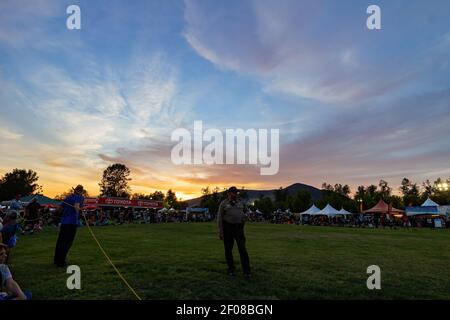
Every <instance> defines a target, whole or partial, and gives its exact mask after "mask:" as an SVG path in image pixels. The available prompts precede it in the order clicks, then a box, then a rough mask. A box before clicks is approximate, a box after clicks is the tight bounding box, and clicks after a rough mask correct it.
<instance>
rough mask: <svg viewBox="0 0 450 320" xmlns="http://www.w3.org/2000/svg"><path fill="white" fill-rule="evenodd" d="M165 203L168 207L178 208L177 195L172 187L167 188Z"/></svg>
mask: <svg viewBox="0 0 450 320" xmlns="http://www.w3.org/2000/svg"><path fill="white" fill-rule="evenodd" d="M164 204H165V206H166V207H167V208H175V209H176V208H177V204H178V201H177V196H176V194H175V192H173V191H172V190H171V189H169V190H167V193H166V198H165V200H164Z"/></svg>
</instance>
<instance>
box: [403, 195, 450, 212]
mask: <svg viewBox="0 0 450 320" xmlns="http://www.w3.org/2000/svg"><path fill="white" fill-rule="evenodd" d="M405 210H406V215H408V216H419V215H426V216H427V215H445V214H443V213H442V212H441V211H440V210H439V205H438V204H437V203H436V202H434V201H433V200H431V199H430V198H428V199H427V200H425V202H424V203H422V205H421V206H420V207H406V208H405Z"/></svg>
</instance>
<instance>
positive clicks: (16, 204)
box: [9, 194, 23, 212]
mask: <svg viewBox="0 0 450 320" xmlns="http://www.w3.org/2000/svg"><path fill="white" fill-rule="evenodd" d="M21 197H22V196H21V195H20V194H18V195H16V197H15V198H14V199H13V200H11V204H10V205H9V210H10V211H18V212H19V211H21V210H23V205H22V202H20V198H21Z"/></svg>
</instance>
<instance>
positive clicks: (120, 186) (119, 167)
mask: <svg viewBox="0 0 450 320" xmlns="http://www.w3.org/2000/svg"><path fill="white" fill-rule="evenodd" d="M129 176H130V169H128V167H127V166H126V165H124V164H121V163H115V164H112V165H110V166H109V167H108V168H106V169H105V171H103V177H102V180H101V181H100V183H99V186H100V195H101V196H104V197H121V198H128V197H129V196H130V193H131V189H130V187H129V186H128V181H130V180H131V179H130V178H129Z"/></svg>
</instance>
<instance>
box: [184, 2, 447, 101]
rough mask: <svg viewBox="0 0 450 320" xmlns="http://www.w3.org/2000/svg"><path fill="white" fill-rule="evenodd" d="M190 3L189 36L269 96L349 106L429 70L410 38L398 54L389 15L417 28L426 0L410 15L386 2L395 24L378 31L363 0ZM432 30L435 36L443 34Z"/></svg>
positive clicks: (199, 50)
mask: <svg viewBox="0 0 450 320" xmlns="http://www.w3.org/2000/svg"><path fill="white" fill-rule="evenodd" d="M185 4H186V12H185V20H186V27H185V32H184V35H185V39H186V40H187V42H188V43H189V44H190V45H191V47H192V48H193V49H194V50H195V51H196V52H197V53H198V54H199V55H200V56H202V57H203V58H205V59H207V60H209V61H210V62H212V63H213V64H215V65H216V66H217V67H219V68H221V69H227V70H233V71H236V72H238V73H241V74H248V75H252V76H255V77H257V79H259V81H261V83H262V84H263V85H264V86H265V88H266V91H267V92H268V93H271V92H282V93H287V94H292V95H295V96H300V97H305V98H311V99H316V100H319V101H323V102H326V103H333V104H339V105H340V106H345V105H348V104H355V103H356V102H358V101H365V100H368V99H370V98H373V97H378V96H381V95H384V94H386V93H388V92H393V90H395V89H399V88H401V87H403V86H405V85H408V84H409V83H410V82H411V81H412V80H417V78H418V77H419V76H420V75H422V74H423V71H424V68H425V67H426V66H425V65H423V64H422V63H419V64H417V60H415V59H416V58H418V57H420V54H421V53H422V52H423V48H421V47H418V46H417V42H414V41H413V40H406V39H405V40H404V41H403V42H404V46H405V51H404V52H403V53H400V54H399V52H398V51H399V50H401V49H395V45H396V44H398V42H397V43H395V41H396V39H397V38H398V37H403V36H404V34H403V33H404V29H403V28H397V26H394V25H392V23H393V20H391V19H393V17H394V16H396V15H397V16H398V17H399V18H398V19H399V20H400V21H401V22H400V23H403V24H405V26H407V27H408V28H410V31H409V32H410V33H411V34H414V33H415V30H417V32H419V31H418V30H419V28H421V27H420V26H419V25H417V24H415V21H414V20H413V18H416V16H417V15H418V13H419V12H428V11H429V10H428V8H422V7H424V6H425V7H426V6H428V5H426V4H422V5H421V4H412V5H411V6H412V7H414V8H415V9H417V10H411V11H408V12H407V13H405V12H404V11H402V10H401V8H400V7H396V6H388V5H387V4H385V5H383V12H388V14H386V17H385V18H384V19H385V20H383V21H384V22H385V25H387V26H388V27H389V29H388V30H387V31H385V30H383V31H381V32H378V34H377V33H376V32H375V33H373V32H372V33H371V32H370V31H368V30H367V29H366V27H365V19H366V15H365V9H366V7H365V6H364V4H357V5H354V4H353V3H352V4H351V5H350V3H348V2H345V1H343V2H339V3H336V2H335V1H320V2H317V1H310V0H303V1H289V0H286V1H281V2H280V1H266V0H262V1H256V0H255V1H250V2H246V3H245V4H242V2H235V1H231V2H227V3H226V4H225V3H223V4H217V2H216V1H195V0H186V1H185ZM438 6H439V7H441V9H442V11H443V12H445V11H448V9H449V6H448V5H446V4H445V3H439V4H438ZM435 10H438V9H436V8H435ZM411 12H413V13H411ZM434 14H435V15H436V13H434ZM440 16H442V17H444V14H443V13H442V14H441V15H440ZM413 21H414V22H413ZM397 22H398V21H397ZM388 27H386V28H388ZM430 29H432V28H430ZM421 30H423V28H422V29H421ZM433 30H434V29H433ZM430 31H431V30H427V32H430ZM422 32H423V31H422ZM441 33H442V31H441ZM432 34H433V33H432V32H430V35H429V36H430V39H433V38H436V36H437V35H438V34H439V33H436V34H434V37H433V36H432ZM408 39H409V38H408ZM389 53H390V55H388V54H389ZM399 57H402V58H401V59H399Z"/></svg>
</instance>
